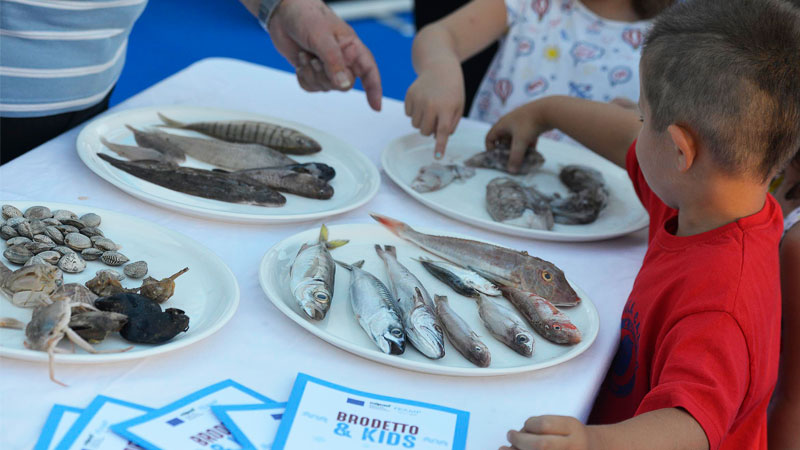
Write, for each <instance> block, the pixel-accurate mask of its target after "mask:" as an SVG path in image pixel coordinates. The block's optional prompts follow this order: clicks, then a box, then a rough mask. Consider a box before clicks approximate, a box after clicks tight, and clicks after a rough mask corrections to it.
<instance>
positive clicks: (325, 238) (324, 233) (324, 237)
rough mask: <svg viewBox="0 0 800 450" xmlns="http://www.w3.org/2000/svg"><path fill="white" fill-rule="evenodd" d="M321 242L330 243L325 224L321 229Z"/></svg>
mask: <svg viewBox="0 0 800 450" xmlns="http://www.w3.org/2000/svg"><path fill="white" fill-rule="evenodd" d="M319 242H328V227H326V226H325V224H324V223H323V224H322V226H321V227H319Z"/></svg>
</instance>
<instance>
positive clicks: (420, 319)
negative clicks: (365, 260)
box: [375, 245, 444, 359]
mask: <svg viewBox="0 0 800 450" xmlns="http://www.w3.org/2000/svg"><path fill="white" fill-rule="evenodd" d="M375 252H377V253H378V256H380V257H381V259H382V260H383V263H384V265H385V267H386V273H387V274H388V275H389V285H390V286H391V289H392V294H393V295H394V298H395V299H397V304H398V306H399V307H400V312H401V314H402V316H401V317H402V318H403V326H404V327H405V330H406V336H407V337H408V340H409V341H410V342H411V344H412V345H413V346H414V347H415V348H416V349H417V350H419V351H420V353H422V354H423V355H425V356H427V357H428V358H431V359H439V358H442V357H444V334H443V332H442V327H441V326H439V322H438V321H437V320H436V312H434V310H433V302H432V301H431V297H430V295H428V292H427V291H426V290H425V287H424V286H423V285H422V283H421V282H420V281H419V279H417V277H415V276H414V274H413V273H411V272H410V271H409V270H408V269H407V268H406V267H405V266H404V265H402V264H400V262H399V261H398V260H397V250H396V249H395V248H394V247H392V246H391V245H387V246H385V247H384V248H381V246H380V245H376V246H375Z"/></svg>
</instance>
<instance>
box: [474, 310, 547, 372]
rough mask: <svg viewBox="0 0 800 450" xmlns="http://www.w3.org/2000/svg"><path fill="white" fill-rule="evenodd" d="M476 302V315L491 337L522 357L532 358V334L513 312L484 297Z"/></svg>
mask: <svg viewBox="0 0 800 450" xmlns="http://www.w3.org/2000/svg"><path fill="white" fill-rule="evenodd" d="M476 300H477V302H478V315H479V316H480V318H481V321H482V322H483V325H484V326H485V327H486V329H487V330H489V333H491V334H492V336H494V337H495V338H496V339H497V340H498V341H500V342H502V343H503V344H506V346H508V348H510V349H512V350H514V351H515V352H517V353H519V354H520V355H522V356H527V357H531V356H533V349H534V341H533V334H532V333H531V332H530V331H529V330H528V328H527V327H526V326H525V323H524V322H523V321H522V318H520V317H519V315H518V314H517V313H516V312H515V311H514V310H512V309H511V308H509V307H507V306H505V305H503V304H501V303H500V302H498V301H497V300H494V299H492V298H491V297H487V296H485V295H479V296H478V297H476ZM501 300H502V299H501Z"/></svg>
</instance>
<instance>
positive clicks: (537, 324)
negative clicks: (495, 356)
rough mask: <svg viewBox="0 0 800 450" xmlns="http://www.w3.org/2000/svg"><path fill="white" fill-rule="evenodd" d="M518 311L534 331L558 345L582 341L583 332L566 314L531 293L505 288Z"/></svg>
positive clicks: (505, 294) (503, 288)
mask: <svg viewBox="0 0 800 450" xmlns="http://www.w3.org/2000/svg"><path fill="white" fill-rule="evenodd" d="M501 289H502V291H503V295H504V296H505V298H507V299H508V300H509V301H510V302H511V304H512V305H514V307H515V308H517V311H519V312H521V313H522V315H523V317H525V319H527V320H528V323H529V324H531V326H532V327H533V330H534V331H536V332H537V333H539V334H540V335H542V337H544V338H545V339H547V340H548V341H551V342H555V343H556V344H570V345H574V344H577V343H579V342H580V341H581V332H580V330H578V327H576V326H575V325H574V324H573V323H572V321H571V320H569V317H567V315H566V314H564V313H563V312H561V311H559V310H558V308H556V307H555V306H553V305H552V304H551V303H550V302H548V301H547V300H545V299H543V298H542V297H539V296H538V295H536V294H532V293H530V292H524V291H521V290H519V289H516V288H512V287H508V286H504V287H502V288H501Z"/></svg>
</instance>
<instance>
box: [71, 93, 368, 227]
mask: <svg viewBox="0 0 800 450" xmlns="http://www.w3.org/2000/svg"><path fill="white" fill-rule="evenodd" d="M157 112H161V113H163V114H165V115H166V116H168V117H170V118H173V119H175V120H180V121H183V122H195V121H218V120H260V121H266V122H270V123H275V124H278V125H283V126H287V127H291V128H294V129H296V130H299V131H302V132H303V133H305V134H307V135H309V136H311V137H313V138H314V139H316V140H317V141H318V142H319V143H320V144H321V145H322V151H320V152H317V153H315V154H312V155H288V156H290V157H291V158H294V159H295V160H297V161H298V162H301V163H304V162H312V161H314V162H322V163H325V164H328V165H330V166H331V167H333V168H334V169H335V170H336V177H335V178H334V179H333V180H331V182H330V183H331V186H333V189H334V195H333V197H332V198H330V199H328V200H315V199H310V198H304V197H300V196H297V195H291V194H284V195H285V196H286V204H285V205H283V206H281V207H277V208H270V207H264V206H255V205H241V204H237V203H228V202H222V201H218V200H210V199H207V198H203V197H196V196H193V195H189V194H184V193H182V192H176V191H173V190H170V189H167V188H165V187H161V186H159V185H156V184H153V183H150V182H147V181H144V180H142V179H140V178H137V177H135V176H133V175H130V174H128V173H127V172H124V171H122V170H119V169H116V168H114V167H112V166H111V165H110V164H109V163H107V162H105V161H103V160H102V159H100V158H99V157H98V156H97V153H106V154H109V155H111V156H113V157H115V158H119V156H117V155H116V154H115V153H113V152H111V150H109V149H107V148H106V147H105V146H104V145H103V144H102V143H101V142H100V137H101V136H103V137H105V138H106V139H108V140H109V141H111V142H115V143H120V144H126V145H136V142H135V141H134V139H133V134H132V133H131V132H130V131H129V130H128V129H127V128H125V125H126V124H129V125H132V126H134V127H136V128H139V129H143V128H147V127H149V126H154V125H158V124H161V123H162V122H161V121H160V120H159V119H158V116H157V115H156V113H157ZM169 132H170V133H183V134H186V135H192V136H196V137H204V138H207V136H204V135H202V134H199V133H194V132H190V131H183V130H172V129H170V130H169ZM77 147H78V156H80V158H81V160H83V162H84V164H86V166H87V167H88V168H89V169H91V170H92V171H93V172H94V173H96V174H97V175H98V176H100V177H101V178H103V179H104V180H106V181H108V182H109V183H111V184H113V185H114V186H116V187H118V188H120V189H122V190H123V191H125V192H127V193H128V194H130V195H133V196H134V197H137V198H140V199H142V200H144V201H146V202H150V203H153V204H155V205H158V206H162V207H164V208H169V209H174V210H177V211H181V212H183V213H186V214H190V215H193V216H196V217H201V218H205V219H222V220H230V221H235V222H252V223H280V222H282V223H287V222H300V221H306V220H313V219H319V218H322V217H329V216H333V215H336V214H341V213H344V212H347V211H350V210H352V209H355V208H358V207H360V206H362V205H364V204H365V203H367V202H368V201H369V200H370V199H372V197H373V196H375V194H376V193H377V192H378V186H379V184H380V175H379V174H378V170H377V169H376V168H375V165H374V164H372V162H370V160H369V159H368V158H367V157H366V156H364V154H362V153H361V152H360V151H359V150H358V149H356V148H355V147H353V146H352V145H350V144H348V143H346V142H344V141H342V140H340V139H338V138H336V137H334V136H331V135H330V134H327V133H324V132H322V131H319V130H317V129H315V128H311V127H308V126H306V125H303V124H299V123H294V122H289V121H286V120H283V119H279V118H276V117H269V116H262V115H259V114H254V113H249V112H244V111H231V110H225V109H213V108H200V107H190V106H176V105H169V106H167V105H165V106H159V107H147V108H139V109H129V110H125V111H121V112H118V113H116V114H110V115H107V116H103V117H101V118H99V119H96V120H94V121H93V122H91V123H89V124H88V125H87V126H86V127H85V128H84V129H83V130H81V133H80V134H79V135H78V142H77ZM182 165H184V166H190V167H199V168H203V169H211V168H213V167H214V166H212V165H210V164H206V163H204V162H202V161H198V160H195V159H193V158H191V157H187V159H186V162H185V163H183V164H182Z"/></svg>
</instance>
